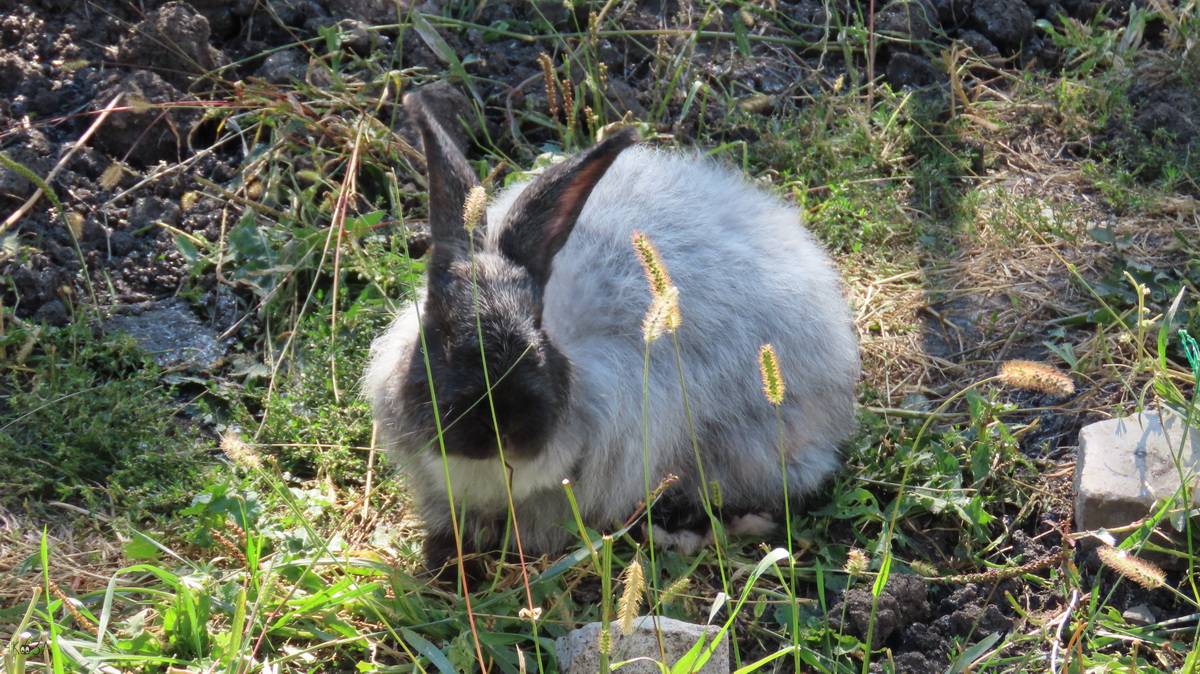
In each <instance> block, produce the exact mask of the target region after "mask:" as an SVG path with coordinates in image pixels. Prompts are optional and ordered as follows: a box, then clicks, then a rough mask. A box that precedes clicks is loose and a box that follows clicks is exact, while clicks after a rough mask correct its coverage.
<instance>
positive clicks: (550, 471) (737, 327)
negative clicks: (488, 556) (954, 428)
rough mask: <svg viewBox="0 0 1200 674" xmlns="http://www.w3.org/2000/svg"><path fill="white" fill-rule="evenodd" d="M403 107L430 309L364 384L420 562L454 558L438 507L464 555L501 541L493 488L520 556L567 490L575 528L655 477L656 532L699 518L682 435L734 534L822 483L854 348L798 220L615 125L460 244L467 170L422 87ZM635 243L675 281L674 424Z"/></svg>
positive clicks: (533, 551) (554, 515) (548, 524)
mask: <svg viewBox="0 0 1200 674" xmlns="http://www.w3.org/2000/svg"><path fill="white" fill-rule="evenodd" d="M404 102H405V106H406V107H407V109H408V110H409V112H410V114H411V116H412V117H413V119H414V121H415V123H416V125H417V127H418V129H419V131H420V134H421V138H422V141H423V143H424V147H425V156H426V161H427V164H428V173H429V202H430V205H429V211H430V213H429V217H430V227H431V230H432V238H433V248H432V252H431V257H430V259H429V261H428V283H427V288H426V290H425V292H424V295H423V297H422V298H421V299H420V301H418V302H417V303H414V304H413V305H412V306H410V307H409V308H408V309H407V310H406V311H403V312H402V313H401V314H400V315H399V316H398V317H397V318H396V320H395V323H394V324H393V325H392V326H391V327H390V328H389V330H388V331H387V333H386V334H384V335H383V336H381V337H379V338H378V339H377V340H376V341H375V343H374V344H373V345H372V348H371V362H370V365H369V368H368V370H367V374H366V387H367V390H368V395H369V397H370V399H371V402H372V404H373V408H374V415H375V419H376V421H377V422H378V426H379V433H380V438H381V441H382V443H383V444H384V445H385V446H386V448H387V449H388V451H389V453H390V456H391V458H392V459H393V460H394V461H395V462H396V463H398V464H399V465H400V466H401V467H402V468H403V469H404V470H405V471H406V472H407V474H408V484H409V485H410V486H411V488H413V489H414V490H415V493H416V498H417V503H418V506H419V509H420V512H421V514H422V516H423V517H424V519H425V522H426V525H427V539H426V544H425V554H426V557H427V562H428V563H429V564H430V565H433V566H437V565H440V564H442V563H444V562H445V561H447V559H449V558H451V557H453V556H454V555H455V554H456V546H455V531H454V525H453V524H452V517H451V507H452V506H451V498H453V503H454V506H453V507H454V509H455V511H456V514H457V521H458V523H459V527H460V528H461V531H462V532H463V537H462V538H463V546H464V549H465V550H466V551H489V550H496V549H498V548H499V547H500V546H501V545H502V543H503V542H504V541H509V547H511V548H513V549H516V545H515V542H514V541H513V540H512V535H511V532H510V533H508V534H507V536H506V527H508V526H509V524H510V523H511V515H510V504H509V496H508V493H507V491H506V488H505V483H506V481H507V480H509V479H511V489H512V511H514V512H515V513H516V519H517V525H518V531H519V534H520V538H521V542H522V545H523V551H524V552H525V553H526V554H527V555H541V554H547V553H555V552H559V551H561V550H562V549H563V548H564V547H566V545H567V544H568V543H569V542H570V541H571V540H572V535H571V534H570V533H568V531H567V530H566V529H564V528H562V527H560V526H559V524H560V523H562V522H563V521H565V520H569V519H571V509H570V507H569V504H568V501H567V498H566V495H565V492H564V489H563V485H562V481H563V479H564V478H569V479H570V480H571V483H572V485H573V488H574V491H575V495H576V497H577V499H578V505H579V509H580V512H581V514H582V516H583V521H584V523H585V524H586V525H587V526H589V527H592V528H596V529H599V530H610V531H611V530H612V529H614V528H615V527H618V526H620V525H621V523H623V522H624V521H625V520H626V519H627V518H629V517H630V516H631V515H632V514H634V513H635V512H636V511H637V508H638V505H639V503H640V502H642V501H643V500H645V498H646V494H647V485H649V486H650V488H651V489H652V488H654V487H655V486H657V485H658V484H659V482H660V480H661V479H662V478H663V477H664V476H666V475H667V474H668V473H673V474H675V475H677V476H678V477H679V482H678V483H677V484H675V485H674V486H672V487H670V488H668V489H667V490H666V492H665V493H664V495H663V498H662V499H661V500H660V501H659V503H658V504H657V505H656V506H655V507H654V509H653V512H652V516H653V521H654V523H655V525H656V530H657V529H658V527H659V525H660V524H665V525H666V526H667V527H668V529H670V528H672V527H674V529H675V530H676V531H682V532H685V533H686V532H687V531H689V530H691V529H692V528H694V526H693V525H695V524H698V523H701V522H703V523H707V522H708V519H707V515H706V513H705V511H704V508H703V505H702V504H703V501H702V498H703V497H702V494H701V489H702V488H703V486H702V484H701V477H700V471H699V470H698V467H697V457H696V451H695V450H694V449H693V437H694V438H695V440H696V442H697V443H698V448H699V450H698V451H699V457H700V459H701V461H702V462H703V475H704V479H705V480H707V481H708V482H710V483H711V482H714V481H715V482H718V483H720V494H721V497H722V508H721V510H720V513H719V514H720V515H721V516H722V517H723V518H725V520H726V521H727V522H731V523H734V524H736V523H737V522H735V520H737V521H740V522H743V523H746V522H751V521H753V522H757V523H761V522H762V518H761V516H760V514H761V515H765V516H771V515H777V514H779V513H782V512H783V509H784V493H785V491H784V475H785V474H786V477H787V493H788V495H789V496H790V497H791V499H792V500H793V501H795V500H796V499H798V498H799V497H801V496H802V495H804V494H805V493H807V492H811V491H812V490H813V489H814V488H816V487H817V486H818V485H819V484H820V483H821V482H822V480H824V479H825V478H826V477H827V476H828V475H829V474H830V473H831V472H832V471H833V470H835V468H836V467H837V466H838V464H839V459H840V456H839V451H838V444H839V443H840V442H841V441H842V440H843V439H845V437H846V436H847V434H848V432H849V431H850V429H851V427H852V424H853V417H854V387H855V383H856V381H857V379H858V372H859V358H858V346H857V342H856V339H855V334H854V331H853V328H852V326H851V320H850V315H849V312H848V311H847V308H846V304H845V301H844V298H843V294H842V289H841V287H840V283H839V279H838V276H837V274H836V272H835V271H834V270H833V268H832V267H831V265H830V263H829V260H828V259H827V258H826V256H825V255H824V254H823V252H822V251H821V249H820V247H819V245H818V244H817V243H815V242H814V240H813V239H812V237H811V236H810V235H809V234H808V232H807V231H805V230H804V228H803V227H802V225H801V215H800V213H799V212H798V211H797V210H796V209H795V208H793V207H791V206H789V205H787V204H786V203H784V202H783V201H781V200H779V199H777V198H775V197H773V196H771V195H769V194H767V193H765V192H764V191H762V190H760V189H759V188H757V187H755V186H753V185H751V184H748V183H747V182H746V181H745V180H744V179H743V178H741V177H740V176H737V175H735V174H732V173H730V172H729V171H728V170H726V169H724V168H722V167H720V166H718V165H716V164H714V163H712V162H709V161H703V160H699V159H697V158H694V157H687V156H679V155H675V154H670V153H667V152H662V151H657V150H653V149H648V148H643V147H633V148H631V147H630V146H631V145H633V144H634V143H635V142H636V140H637V137H636V134H635V133H634V132H633V131H632V130H631V129H627V130H625V131H622V132H620V133H617V134H615V135H613V136H611V137H609V138H608V139H606V140H604V141H603V142H600V143H598V144H596V145H595V146H593V147H591V148H589V149H587V150H585V151H583V152H580V153H579V154H577V155H575V156H573V157H571V158H570V159H568V160H566V161H564V162H562V163H560V164H558V165H557V166H555V167H553V168H551V169H549V170H547V171H546V172H545V173H544V174H542V175H541V176H539V177H536V178H534V179H533V180H530V181H529V182H526V183H524V184H520V185H516V186H513V187H511V188H510V189H508V190H506V191H504V193H502V194H501V195H500V196H499V197H498V198H496V199H495V200H494V202H493V203H492V204H491V205H490V206H489V207H488V208H487V212H486V216H485V218H484V219H483V221H482V222H481V223H480V224H479V225H478V227H477V228H475V229H474V231H473V233H469V232H468V230H467V229H466V228H465V227H464V216H463V213H464V202H465V201H466V198H467V196H468V193H469V191H470V190H471V188H472V187H473V186H476V185H478V184H479V181H478V177H477V175H476V174H475V172H474V171H473V170H472V169H471V168H470V166H469V165H468V164H467V161H466V159H465V158H464V157H463V155H462V153H461V152H460V151H459V149H458V148H457V147H455V145H454V143H453V142H452V141H451V140H450V139H449V136H448V135H447V134H446V131H445V130H444V129H443V128H442V127H441V126H440V125H439V124H438V121H437V120H436V119H434V116H433V115H432V114H431V113H430V112H429V111H428V109H427V108H426V107H425V106H424V105H423V104H422V103H421V94H420V93H419V92H418V93H416V94H410V95H408V96H406V97H405V100H404ZM635 231H640V232H643V233H645V234H646V235H647V236H648V237H649V239H650V240H651V241H652V242H653V243H654V244H655V245H656V247H657V248H658V250H659V252H660V254H661V257H662V259H663V261H664V262H665V264H666V267H667V269H668V271H669V273H670V276H671V277H672V279H673V280H674V283H675V286H676V287H677V288H678V302H679V312H680V316H681V319H682V321H681V324H680V326H679V327H678V330H677V332H676V333H675V337H676V338H677V340H678V344H679V350H680V359H681V361H682V368H683V371H684V377H683V378H684V380H685V381H686V394H687V400H688V403H689V404H690V415H691V423H690V424H689V420H688V416H687V414H686V411H685V406H684V391H683V390H682V388H681V386H680V373H679V365H678V364H677V359H676V353H675V347H674V344H673V339H672V338H671V337H670V336H665V337H662V338H659V339H657V340H655V341H653V342H652V343H651V344H650V347H649V352H650V356H649V357H650V364H649V384H648V395H646V396H644V395H643V368H644V358H645V353H646V343H645V341H644V339H643V332H642V325H643V320H644V318H645V316H646V312H647V310H648V308H649V306H650V303H651V295H650V291H649V286H648V284H647V282H646V278H645V277H644V275H643V270H642V268H641V266H640V264H639V261H638V257H637V255H636V254H635V251H634V249H633V246H632V244H631V242H630V237H631V234H632V233H633V232H635ZM472 238H473V241H472ZM767 343H770V344H772V345H773V346H774V348H775V351H776V352H777V354H778V359H779V364H780V369H781V372H782V375H783V378H784V380H785V381H786V385H787V392H786V396H785V398H784V400H783V402H782V405H781V407H780V411H781V413H782V420H783V439H782V444H783V452H784V455H785V456H784V457H781V456H780V437H779V428H778V425H777V421H776V409H775V407H774V406H772V405H771V404H770V403H768V402H767V400H766V398H765V397H764V394H763V390H762V384H761V380H760V374H759V366H758V353H759V349H760V347H761V346H762V345H763V344H767ZM481 351H482V353H481ZM485 359H486V363H487V364H486V372H485V366H484V365H483V363H484V360H485ZM488 382H490V386H491V396H490V400H489V397H488V394H487V391H488ZM431 385H432V389H433V393H434V394H433V395H431V392H430V386H431ZM644 400H645V401H646V404H647V405H648V419H649V421H648V428H647V429H646V430H645V431H643V401H644ZM493 410H494V414H495V416H494V419H495V422H496V423H495V424H493ZM439 427H440V429H441V436H440V438H439V436H438V428H439ZM647 436H648V437H647ZM497 439H499V446H498V442H497ZM644 447H648V448H649V449H648V452H644V450H643V448H644ZM443 448H444V454H443ZM501 449H502V450H503V461H502V460H501ZM505 463H507V467H506V466H505ZM785 464H786V468H785ZM647 467H648V470H649V474H647V473H646V468H647ZM447 476H448V477H449V480H448V481H447ZM710 493H711V491H710ZM451 494H452V496H451ZM744 528H754V527H753V526H752V525H750V524H746V526H745V527H744ZM680 540H687V537H686V536H684V537H683V538H681V539H680ZM693 540H694V535H693Z"/></svg>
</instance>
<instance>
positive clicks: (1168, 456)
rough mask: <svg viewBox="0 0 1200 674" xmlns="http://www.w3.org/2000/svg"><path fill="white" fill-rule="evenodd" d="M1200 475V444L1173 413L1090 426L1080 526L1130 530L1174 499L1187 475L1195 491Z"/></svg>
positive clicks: (1082, 444)
mask: <svg viewBox="0 0 1200 674" xmlns="http://www.w3.org/2000/svg"><path fill="white" fill-rule="evenodd" d="M1181 447H1182V451H1181ZM1198 471H1200V438H1197V436H1196V434H1195V433H1188V432H1187V431H1186V429H1185V424H1184V423H1183V421H1182V420H1181V419H1179V417H1178V415H1176V414H1175V413H1174V412H1172V411H1171V410H1169V409H1164V410H1162V411H1155V410H1147V411H1145V412H1142V413H1141V414H1138V415H1135V416H1132V417H1127V418H1125V419H1110V420H1108V421H1101V422H1097V423H1094V424H1089V425H1088V426H1085V427H1084V428H1083V430H1081V431H1080V432H1079V459H1078V462H1077V464H1076V466H1075V523H1076V525H1077V526H1078V527H1079V529H1080V530H1083V531H1088V530H1094V529H1100V528H1114V527H1121V526H1125V525H1127V524H1129V523H1130V522H1133V521H1135V520H1137V519H1140V518H1142V517H1145V516H1146V515H1147V514H1148V513H1149V512H1150V509H1151V508H1153V507H1154V503H1155V502H1156V501H1157V500H1159V499H1162V498H1168V497H1170V496H1172V495H1174V494H1175V493H1176V492H1177V491H1178V490H1179V486H1180V477H1181V474H1182V476H1183V479H1186V480H1188V481H1189V482H1191V483H1192V484H1193V488H1195V485H1196V482H1197V472H1198ZM1195 494H1196V497H1195V500H1196V502H1197V503H1200V490H1197V491H1196V492H1195Z"/></svg>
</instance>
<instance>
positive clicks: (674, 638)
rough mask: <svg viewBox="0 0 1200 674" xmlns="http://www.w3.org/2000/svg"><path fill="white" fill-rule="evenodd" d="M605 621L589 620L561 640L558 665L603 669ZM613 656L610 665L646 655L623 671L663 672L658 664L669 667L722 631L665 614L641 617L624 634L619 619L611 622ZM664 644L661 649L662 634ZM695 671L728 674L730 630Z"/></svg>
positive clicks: (576, 670) (573, 670) (579, 670)
mask: <svg viewBox="0 0 1200 674" xmlns="http://www.w3.org/2000/svg"><path fill="white" fill-rule="evenodd" d="M602 629H603V623H598V622H596V623H589V624H587V625H584V626H583V627H580V628H579V629H577V630H574V631H572V632H571V633H570V634H568V635H567V636H565V637H560V638H559V639H558V642H557V643H558V648H557V652H558V665H559V668H560V670H561V671H562V672H564V673H565V674H595V673H596V672H599V671H600V633H601V630H602ZM611 629H612V655H610V656H609V664H610V665H614V664H616V663H619V662H626V661H629V660H633V659H634V658H647V659H646V660H639V661H637V662H631V663H629V664H628V665H625V666H623V667H621V668H619V669H617V671H618V672H621V674H660V672H662V671H663V670H662V669H660V668H659V666H658V665H657V664H655V663H658V662H663V663H665V664H666V666H667V669H668V670H669V669H670V668H671V666H672V665H674V664H675V663H676V662H677V661H678V660H679V658H680V657H682V656H683V655H684V654H685V653H687V652H688V651H690V650H691V649H692V647H693V646H695V645H696V644H697V643H699V642H700V640H701V639H704V638H708V639H712V638H715V637H716V636H717V634H718V633H719V632H720V631H721V628H720V626H718V625H694V624H692V623H685V622H683V621H681V620H674V619H672V618H665V617H662V616H642V617H640V618H638V619H637V620H636V621H634V629H633V632H631V633H630V634H629V636H624V635H622V634H621V630H620V628H619V627H618V626H617V623H616V622H613V623H612V627H611ZM660 635H661V637H662V647H661V650H660V648H659V636H660ZM693 671H694V672H696V674H728V672H729V633H728V632H726V633H725V634H724V635H722V636H721V640H720V642H718V643H717V647H716V650H715V651H713V654H712V657H711V658H709V660H708V662H706V663H705V664H704V666H703V667H700V668H699V669H695V670H693Z"/></svg>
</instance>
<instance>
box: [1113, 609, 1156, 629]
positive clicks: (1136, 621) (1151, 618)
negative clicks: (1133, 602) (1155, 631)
mask: <svg viewBox="0 0 1200 674" xmlns="http://www.w3.org/2000/svg"><path fill="white" fill-rule="evenodd" d="M1121 617H1122V618H1124V619H1125V622H1127V623H1129V624H1131V625H1152V624H1154V623H1156V622H1158V617H1157V616H1155V615H1154V611H1152V610H1150V607H1149V606H1146V605H1145V604H1138V605H1137V606H1130V607H1129V608H1127V609H1125V612H1124V613H1122V614H1121Z"/></svg>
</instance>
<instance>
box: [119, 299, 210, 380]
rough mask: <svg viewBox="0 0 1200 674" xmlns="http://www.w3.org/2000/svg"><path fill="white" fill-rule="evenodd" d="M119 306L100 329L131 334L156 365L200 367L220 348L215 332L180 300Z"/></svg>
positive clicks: (203, 367) (207, 365)
mask: <svg viewBox="0 0 1200 674" xmlns="http://www.w3.org/2000/svg"><path fill="white" fill-rule="evenodd" d="M121 310H122V312H123V313H119V314H117V315H115V316H113V317H111V318H110V319H108V320H107V321H106V322H105V324H104V331H105V332H108V333H116V332H124V333H126V334H127V335H129V336H130V337H133V338H134V339H135V340H136V341H137V343H138V344H139V345H140V346H141V347H142V348H143V349H145V350H146V351H148V352H149V353H150V355H151V357H153V358H154V362H155V364H157V365H158V366H159V367H166V368H179V367H195V368H199V369H202V370H203V369H207V368H210V367H213V366H215V365H216V364H217V361H219V360H220V358H221V355H222V353H223V352H224V349H223V348H222V346H221V344H220V342H218V341H217V335H216V332H214V331H213V330H212V329H211V328H209V327H208V326H206V325H204V324H202V323H201V322H200V320H199V319H198V318H196V315H195V314H193V313H192V311H191V310H190V309H189V308H188V306H187V303H185V302H183V301H182V300H179V299H170V300H166V301H163V302H143V303H142V304H135V305H132V306H128V307H122V309H121Z"/></svg>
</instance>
